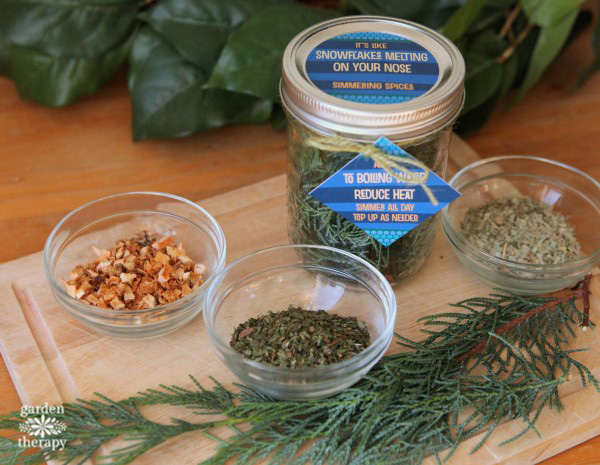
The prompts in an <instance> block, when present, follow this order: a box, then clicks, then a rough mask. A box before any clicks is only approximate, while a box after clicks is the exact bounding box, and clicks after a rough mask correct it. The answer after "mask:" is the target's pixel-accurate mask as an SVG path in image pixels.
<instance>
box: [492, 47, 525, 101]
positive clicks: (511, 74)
mask: <svg viewBox="0 0 600 465" xmlns="http://www.w3.org/2000/svg"><path fill="white" fill-rule="evenodd" d="M518 71H519V59H518V58H517V55H515V54H512V55H511V56H510V58H509V59H508V60H506V61H505V62H504V64H503V65H502V79H501V80H500V85H499V86H498V95H497V99H496V103H499V102H500V101H501V100H502V99H503V98H504V97H506V94H507V93H508V91H509V90H510V89H511V88H512V87H513V85H514V84H515V81H516V80H517V76H518Z"/></svg>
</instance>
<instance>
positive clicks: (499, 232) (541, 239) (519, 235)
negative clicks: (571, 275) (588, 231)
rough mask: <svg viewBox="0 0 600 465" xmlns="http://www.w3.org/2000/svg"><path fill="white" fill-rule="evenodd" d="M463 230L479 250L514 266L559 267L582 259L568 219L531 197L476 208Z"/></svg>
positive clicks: (505, 199)
mask: <svg viewBox="0 0 600 465" xmlns="http://www.w3.org/2000/svg"><path fill="white" fill-rule="evenodd" d="M461 228H462V231H463V234H464V236H465V238H466V240H467V241H469V242H471V243H472V244H473V245H475V246H476V247H478V248H479V249H481V250H483V251H484V252H486V253H488V254H490V255H494V256H496V257H498V258H503V259H506V260H511V261H514V262H519V263H529V264H536V265H549V264H553V265H556V264H561V263H565V262H569V261H572V260H577V259H578V258H580V257H581V246H580V244H579V242H578V241H577V238H576V236H575V231H574V230H573V226H572V225H570V224H569V222H568V220H567V218H566V217H565V216H564V215H562V214H561V213H559V212H557V211H556V210H554V209H553V208H552V207H550V206H548V205H544V204H543V203H540V202H537V201H535V200H532V199H530V198H528V197H506V198H501V199H495V200H492V201H490V202H487V203H485V204H483V205H481V206H478V207H473V208H471V209H469V210H468V211H467V213H466V214H465V216H464V218H463V221H462V224H461Z"/></svg>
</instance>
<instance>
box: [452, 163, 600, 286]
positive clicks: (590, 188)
mask: <svg viewBox="0 0 600 465" xmlns="http://www.w3.org/2000/svg"><path fill="white" fill-rule="evenodd" d="M450 185H452V187H454V188H455V189H457V190H458V191H460V193H461V194H462V195H461V197H460V198H459V199H458V200H456V201H455V202H453V203H452V204H450V205H449V206H448V207H447V208H445V209H444V210H443V212H442V226H443V229H444V232H445V234H446V236H447V238H448V241H449V242H450V244H451V246H452V248H453V249H454V251H455V253H456V255H457V256H458V258H459V259H460V261H461V262H462V263H463V264H464V265H465V266H466V267H467V268H469V269H470V270H472V271H473V272H475V273H476V274H477V275H478V276H479V277H481V278H482V279H483V280H484V281H486V282H487V283H489V284H490V285H492V286H494V287H496V288H502V289H506V290H509V291H513V292H516V293H519V294H542V293H547V292H554V291H557V290H560V289H564V288H567V287H571V286H574V285H575V284H576V283H577V282H579V281H580V280H581V279H583V278H584V277H585V276H586V275H587V274H588V273H590V272H591V271H592V269H593V268H594V267H595V266H597V265H598V263H600V234H599V232H598V231H599V227H600V184H599V183H598V181H596V180H595V179H594V178H592V177H591V176H589V175H587V174H585V173H584V172H582V171H580V170H577V169H575V168H573V167H571V166H568V165H565V164H563V163H559V162H556V161H553V160H547V159H544V158H538V157H531V156H518V155H513V156H502V157H494V158H487V159H485V160H482V161H479V162H476V163H472V164H471V165H469V166H467V167H465V168H463V169H462V170H460V171H459V172H458V173H457V174H456V175H455V176H454V177H453V178H452V179H451V180H450Z"/></svg>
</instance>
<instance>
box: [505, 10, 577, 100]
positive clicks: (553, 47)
mask: <svg viewBox="0 0 600 465" xmlns="http://www.w3.org/2000/svg"><path fill="white" fill-rule="evenodd" d="M576 18H577V10H573V11H572V12H571V13H570V14H568V15H567V16H565V17H564V18H563V19H562V20H560V21H559V22H557V23H554V24H551V25H550V26H545V27H543V28H542V29H541V30H540V33H539V35H538V38H537V41H536V43H535V47H534V49H533V53H532V55H531V60H530V64H529V67H528V68H527V74H526V75H525V78H524V79H523V83H522V84H521V87H520V89H519V92H518V93H517V96H516V99H517V100H519V99H521V98H522V97H523V96H525V94H526V93H527V92H529V90H530V89H531V88H532V87H533V85H534V84H535V83H536V82H537V81H538V80H539V78H540V77H541V76H542V74H543V73H544V71H545V70H546V68H547V67H548V66H549V65H550V63H552V61H553V60H554V58H556V56H557V55H558V53H559V52H560V51H561V49H562V47H563V45H564V43H565V42H566V40H567V38H568V37H569V32H570V31H571V27H572V26H573V23H574V22H575V19H576Z"/></svg>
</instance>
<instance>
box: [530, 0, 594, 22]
mask: <svg viewBox="0 0 600 465" xmlns="http://www.w3.org/2000/svg"><path fill="white" fill-rule="evenodd" d="M520 1H521V6H522V7H523V11H524V12H525V14H526V15H527V16H528V18H529V20H530V21H531V22H532V23H535V24H537V25H538V26H550V25H552V24H555V23H557V22H559V21H561V20H562V19H563V18H564V17H565V16H569V17H570V16H571V15H572V14H573V11H575V10H577V9H578V8H579V5H581V4H582V3H583V2H584V1H585V0H520Z"/></svg>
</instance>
